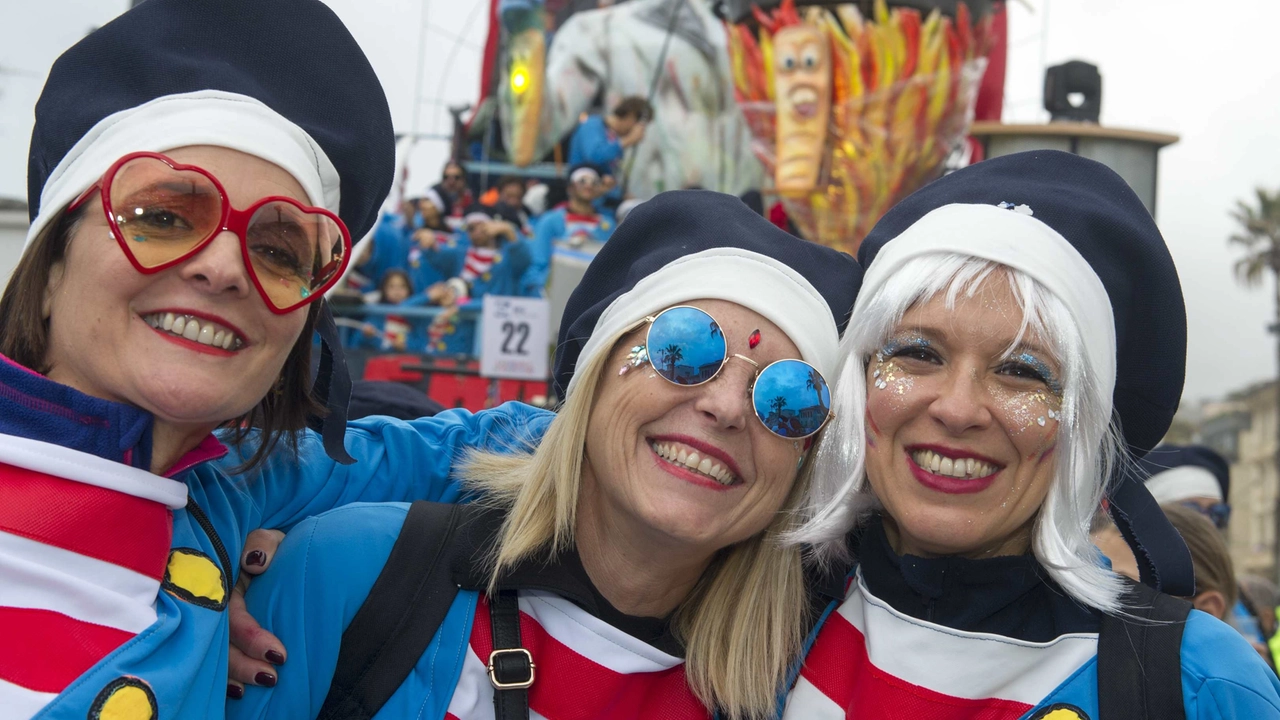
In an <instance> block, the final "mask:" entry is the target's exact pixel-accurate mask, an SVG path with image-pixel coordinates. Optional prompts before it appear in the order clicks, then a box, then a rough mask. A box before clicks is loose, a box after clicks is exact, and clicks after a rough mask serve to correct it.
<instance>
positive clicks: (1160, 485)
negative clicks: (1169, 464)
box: [1146, 465, 1226, 504]
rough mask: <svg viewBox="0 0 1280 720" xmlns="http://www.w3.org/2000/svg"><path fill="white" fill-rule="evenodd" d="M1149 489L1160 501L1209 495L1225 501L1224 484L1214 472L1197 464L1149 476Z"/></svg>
mask: <svg viewBox="0 0 1280 720" xmlns="http://www.w3.org/2000/svg"><path fill="white" fill-rule="evenodd" d="M1146 485H1147V490H1149V491H1151V496H1152V497H1154V498H1155V499H1156V502H1158V503H1162V504H1163V503H1169V502H1178V501H1179V500H1186V499H1188V498H1195V497H1208V498H1213V499H1214V500H1217V501H1218V502H1223V501H1225V500H1226V498H1224V497H1222V486H1221V485H1219V484H1218V478H1217V477H1215V476H1214V474H1213V473H1211V472H1209V471H1208V470H1205V469H1204V468H1202V467H1198V466H1196V465H1182V466H1179V467H1176V468H1170V469H1169V470H1165V471H1164V472H1159V473H1156V474H1155V475H1152V476H1151V477H1149V478H1147V482H1146Z"/></svg>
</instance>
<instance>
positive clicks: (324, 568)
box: [227, 487, 479, 720]
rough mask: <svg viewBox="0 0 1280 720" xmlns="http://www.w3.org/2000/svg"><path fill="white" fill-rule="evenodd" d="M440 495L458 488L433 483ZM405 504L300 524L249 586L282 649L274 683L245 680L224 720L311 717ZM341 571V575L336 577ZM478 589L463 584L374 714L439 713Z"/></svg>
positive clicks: (427, 716) (253, 603)
mask: <svg viewBox="0 0 1280 720" xmlns="http://www.w3.org/2000/svg"><path fill="white" fill-rule="evenodd" d="M439 490H441V491H442V493H441V494H444V495H448V494H453V493H456V488H452V487H448V488H444V487H442V488H439ZM408 509H409V506H408V505H406V504H400V503H388V504H378V505H371V504H356V505H348V506H346V507H342V508H338V509H337V510H334V511H332V512H327V513H325V514H323V515H320V516H317V517H314V518H311V519H308V520H305V521H303V522H301V523H299V524H298V525H297V526H296V527H295V528H294V529H293V531H292V532H290V533H289V535H288V536H287V537H286V538H285V540H284V543H283V544H282V545H281V546H280V551H279V552H278V553H277V554H276V559H275V561H273V563H272V567H271V571H270V572H268V573H265V574H264V575H263V576H262V577H259V578H257V579H255V580H254V582H253V585H251V586H250V588H249V593H248V595H247V598H246V600H247V603H248V608H249V613H250V614H251V615H253V616H254V617H255V618H257V619H258V621H259V622H260V623H262V626H263V627H264V628H267V629H269V630H270V631H271V632H273V633H275V635H276V637H278V638H280V641H281V642H283V643H284V644H285V647H287V648H290V655H289V661H288V662H286V663H285V664H284V665H282V666H280V669H279V670H280V678H279V682H278V683H277V684H276V686H275V687H274V688H261V687H247V688H245V696H244V698H243V699H241V700H233V701H229V702H228V703H227V717H228V718H229V719H231V720H248V719H249V718H272V719H273V720H274V719H277V718H278V719H280V720H288V719H292V718H314V717H316V715H317V714H318V713H319V712H320V708H321V706H323V705H324V699H325V696H327V695H328V693H329V684H330V682H331V681H332V680H333V676H334V671H335V669H336V668H337V666H338V653H339V649H340V647H341V644H342V634H343V632H345V631H346V629H347V626H349V625H350V624H351V620H352V619H353V618H354V617H355V615H356V612H357V611H359V609H360V606H361V605H362V604H363V603H364V601H365V598H366V597H368V595H369V591H370V590H371V589H372V588H373V584H374V581H376V580H377V579H378V575H379V573H381V572H382V566H383V565H385V564H386V562H387V558H388V557H389V556H390V554H391V548H392V546H393V545H395V542H396V538H397V537H398V536H399V535H400V528H401V526H402V525H403V524H404V518H405V515H406V514H407V513H408ZM339 580H340V582H338V581H339ZM478 598H479V593H477V592H475V591H472V590H461V591H459V592H458V595H457V597H456V598H454V601H453V605H452V607H451V608H450V609H449V613H448V615H446V616H445V619H444V622H443V623H441V626H440V629H439V630H438V631H437V632H436V635H435V637H434V638H432V640H431V644H430V645H428V646H427V649H426V651H425V652H423V653H422V656H421V657H420V658H419V660H418V664H417V665H416V666H415V667H414V669H413V672H412V673H410V675H409V677H408V678H407V679H406V680H405V681H404V683H402V684H401V685H400V687H399V689H397V690H396V692H395V694H393V695H392V696H391V698H390V699H389V700H388V701H387V704H386V705H384V706H383V707H382V709H381V710H380V711H379V712H378V714H377V715H375V716H374V717H377V718H388V719H390V718H419V719H420V720H440V719H441V718H443V717H444V715H445V711H446V710H447V709H448V707H449V701H450V700H451V699H452V698H453V691H454V688H455V687H456V686H457V684H458V677H459V676H460V674H461V673H462V662H463V660H464V659H465V658H466V655H467V644H468V643H469V642H470V639H471V625H472V621H473V620H474V618H475V611H476V602H477V600H478Z"/></svg>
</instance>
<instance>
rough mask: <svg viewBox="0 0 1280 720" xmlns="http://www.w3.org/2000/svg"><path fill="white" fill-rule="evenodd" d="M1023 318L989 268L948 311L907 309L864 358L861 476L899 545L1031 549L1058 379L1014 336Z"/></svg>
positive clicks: (1049, 364) (1049, 458) (1049, 464)
mask: <svg viewBox="0 0 1280 720" xmlns="http://www.w3.org/2000/svg"><path fill="white" fill-rule="evenodd" d="M1021 327H1022V310H1021V308H1020V306H1019V305H1018V303H1017V300H1016V299H1015V297H1014V295H1013V293H1012V291H1011V290H1010V289H1009V287H1008V284H1007V280H1006V278H1005V277H1004V276H1001V275H993V276H992V277H989V278H988V279H987V280H985V281H984V282H983V284H982V286H981V287H980V288H979V291H978V292H977V293H976V294H974V295H973V296H972V297H966V296H961V297H958V298H957V299H956V302H955V306H954V308H952V309H948V308H947V307H946V304H945V300H944V299H943V298H942V297H935V298H933V299H932V300H930V301H927V302H924V303H920V304H918V305H916V306H915V307H912V308H911V309H909V310H908V311H907V312H906V313H905V314H904V315H903V318H902V322H901V323H900V324H899V326H898V329H897V330H896V331H895V332H893V333H892V334H891V335H890V337H889V339H887V340H886V341H885V342H884V344H883V345H882V346H881V348H880V349H879V350H877V351H875V352H873V353H872V355H871V357H869V358H868V362H867V370H866V372H867V420H868V422H867V428H868V442H867V475H868V478H869V480H870V483H871V486H872V488H873V489H874V491H875V493H876V496H877V497H878V498H879V499H880V501H881V503H882V504H883V506H884V511H885V513H886V514H887V515H888V516H889V518H888V519H889V520H890V521H891V523H892V524H893V525H895V526H896V530H897V532H896V533H894V536H895V537H894V539H895V541H896V542H897V543H899V544H900V546H895V549H896V550H898V552H909V553H912V554H916V555H924V556H928V555H957V554H958V555H964V556H968V557H986V556H992V555H1002V554H1016V553H1021V552H1025V551H1026V549H1027V548H1028V547H1029V543H1030V527H1031V523H1032V520H1033V519H1034V517H1035V513H1036V511H1037V510H1038V509H1039V507H1040V505H1041V504H1042V503H1043V501H1044V497H1045V495H1046V494H1047V492H1048V489H1049V486H1050V484H1051V481H1052V478H1053V475H1054V470H1055V465H1056V463H1055V462H1054V459H1053V458H1054V454H1053V449H1054V448H1055V446H1056V443H1057V440H1058V427H1059V421H1060V417H1061V414H1062V397H1063V381H1062V379H1061V370H1060V369H1059V366H1058V363H1057V360H1056V359H1055V358H1053V357H1052V356H1051V355H1049V354H1047V353H1046V352H1045V351H1044V350H1043V349H1042V347H1041V343H1042V342H1043V340H1042V339H1041V338H1038V337H1025V338H1022V339H1021V340H1020V341H1019V337H1018V336H1019V331H1020V330H1021ZM1015 341H1019V344H1018V345H1017V346H1014V343H1015ZM1011 346H1013V351H1012V352H1010V347H1011Z"/></svg>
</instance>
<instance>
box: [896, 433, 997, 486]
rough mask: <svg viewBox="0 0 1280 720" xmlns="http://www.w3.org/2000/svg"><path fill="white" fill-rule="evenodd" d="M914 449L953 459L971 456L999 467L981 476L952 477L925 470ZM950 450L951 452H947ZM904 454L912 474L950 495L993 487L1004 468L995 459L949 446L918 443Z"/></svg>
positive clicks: (925, 483) (921, 482)
mask: <svg viewBox="0 0 1280 720" xmlns="http://www.w3.org/2000/svg"><path fill="white" fill-rule="evenodd" d="M913 450H932V451H933V452H936V453H938V454H939V455H942V456H943V457H950V458H953V459H954V458H960V457H971V458H974V459H975V460H981V461H983V462H985V463H988V464H990V465H993V466H995V467H996V468H998V469H997V470H996V471H995V472H993V473H991V474H990V475H986V476H984V477H980V478H957V477H951V476H950V475H939V474H937V473H934V472H930V471H929V470H925V469H924V468H922V467H920V466H919V465H918V464H917V463H916V461H915V458H913V457H911V453H912V451H913ZM948 452H949V453H951V454H947V453H948ZM903 455H904V456H906V459H907V467H909V468H911V474H912V475H914V476H915V478H916V481H917V482H919V483H920V484H921V485H923V486H925V487H927V488H929V489H930V490H935V491H937V492H941V493H947V494H948V495H971V494H973V493H980V492H982V491H983V490H986V489H987V488H989V487H991V484H992V483H993V482H995V480H996V476H997V475H999V474H1000V471H1001V470H1003V469H1004V467H1003V466H1002V465H1001V464H1000V463H997V462H995V461H993V460H989V459H987V458H985V457H982V456H981V455H975V454H973V453H962V452H960V451H957V450H950V449H949V448H939V447H936V446H926V445H916V446H913V447H912V448H909V449H907V450H905V451H904V452H903Z"/></svg>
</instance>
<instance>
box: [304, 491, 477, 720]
mask: <svg viewBox="0 0 1280 720" xmlns="http://www.w3.org/2000/svg"><path fill="white" fill-rule="evenodd" d="M467 507H468V506H461V505H442V504H439V503H429V502H424V501H419V502H415V503H414V504H413V505H412V506H410V508H409V514H408V516H406V517H405V519H404V526H403V527H402V528H401V529H400V536H399V538H397V539H396V544H395V545H394V546H393V547H392V548H391V555H390V557H388V558H387V564H386V565H385V566H383V568H382V572H381V574H379V575H378V579H377V581H376V582H374V584H373V589H372V590H370V591H369V596H368V597H367V598H365V601H364V604H363V605H361V606H360V610H359V611H358V612H357V613H356V616H355V618H353V619H352V620H351V625H350V626H349V627H348V628H347V631H346V632H344V633H343V634H342V646H341V649H340V650H339V652H338V667H337V669H336V671H335V672H334V676H333V683H332V684H331V685H330V686H329V694H328V696H327V697H325V700H324V705H323V706H322V707H321V708H320V714H319V715H318V716H317V718H318V720H338V719H339V718H341V719H342V720H355V719H357V718H358V719H360V720H368V719H369V718H372V717H373V716H374V715H375V714H376V713H377V712H378V710H380V709H381V708H382V706H383V705H384V704H386V702H387V700H388V699H390V698H391V695H392V694H393V693H395V691H396V689H397V688H399V687H400V685H401V683H403V682H404V680H405V678H407V677H408V676H409V673H410V672H412V671H413V667H414V666H415V665H417V664H418V659H419V658H420V657H422V653H423V652H424V651H425V650H426V649H427V646H428V645H430V644H431V638H433V637H435V634H436V631H437V630H438V629H439V628H440V625H441V624H442V623H443V622H444V618H445V615H447V614H448V612H449V607H450V606H451V605H452V604H453V600H454V598H455V597H457V594H458V586H457V584H456V583H455V582H454V581H453V578H452V567H451V563H450V562H449V560H450V557H451V556H450V553H449V546H450V540H451V538H452V537H453V535H454V534H455V533H456V532H457V529H458V526H459V523H460V522H461V520H462V518H463V516H464V515H465V514H467Z"/></svg>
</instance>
